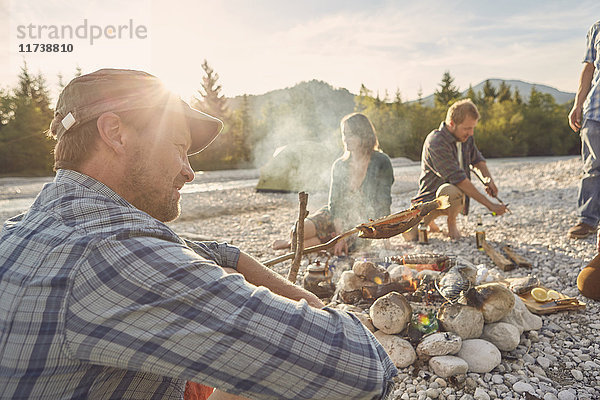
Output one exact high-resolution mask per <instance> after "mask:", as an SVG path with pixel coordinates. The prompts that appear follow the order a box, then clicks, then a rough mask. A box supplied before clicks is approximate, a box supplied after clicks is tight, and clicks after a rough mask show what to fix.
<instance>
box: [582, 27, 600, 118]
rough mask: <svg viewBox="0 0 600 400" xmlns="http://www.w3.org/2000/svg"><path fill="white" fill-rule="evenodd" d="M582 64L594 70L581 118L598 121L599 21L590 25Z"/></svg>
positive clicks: (599, 104)
mask: <svg viewBox="0 0 600 400" xmlns="http://www.w3.org/2000/svg"><path fill="white" fill-rule="evenodd" d="M583 62H584V63H590V64H593V65H594V68H595V70H594V76H593V78H592V87H591V89H590V92H589V93H588V96H587V98H586V100H585V102H584V103H583V116H584V117H585V118H588V119H592V120H594V121H600V21H598V22H596V23H595V24H594V25H592V27H591V28H590V30H589V31H588V34H587V46H586V51H585V57H584V58H583Z"/></svg>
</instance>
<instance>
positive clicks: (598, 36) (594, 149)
mask: <svg viewBox="0 0 600 400" xmlns="http://www.w3.org/2000/svg"><path fill="white" fill-rule="evenodd" d="M599 70H600V21H598V22H596V23H595V24H594V25H592V27H591V28H590V29H589V31H588V34H587V46H586V51H585V56H584V58H583V70H582V71H581V76H580V78H579V89H578V90H577V94H576V95H575V102H574V103H573V109H572V110H571V112H570V113H569V125H570V126H571V129H573V131H575V132H577V131H579V134H580V136H581V158H582V161H583V177H582V178H581V182H580V184H579V200H578V203H577V205H578V210H577V219H578V221H577V224H576V225H575V226H573V227H571V228H570V229H569V231H568V232H567V235H568V236H569V237H572V238H575V239H579V238H584V237H586V236H588V235H591V234H592V233H594V232H596V229H597V226H598V221H600V159H598V152H599V151H600V73H599V72H598V71H599Z"/></svg>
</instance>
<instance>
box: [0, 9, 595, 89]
mask: <svg viewBox="0 0 600 400" xmlns="http://www.w3.org/2000/svg"><path fill="white" fill-rule="evenodd" d="M599 19H600V1H598V0H592V1H589V0H584V1H580V2H573V1H571V0H569V1H552V0H525V1H523V0H520V1H513V0H508V1H484V0H478V1H477V0H473V1H472V0H463V1H460V0H459V1H448V0H446V1H419V2H415V1H386V0H369V1H365V0H363V1H359V0H301V1H297V0H294V1H291V0H221V1H215V0H210V1H207V0H181V1H177V0H130V1H122V0H118V1H117V0H102V1H93V0H92V1H85V2H84V1H80V0H78V1H71V0H39V1H36V0H0V88H4V89H6V88H8V87H12V86H14V85H15V83H16V81H17V76H18V74H19V71H20V68H21V67H22V65H23V63H24V62H27V65H28V68H29V70H30V71H31V72H33V73H38V72H41V73H42V74H43V75H44V76H45V77H46V79H47V82H48V85H49V87H50V89H51V94H52V97H53V99H56V97H57V94H58V91H59V89H58V74H62V76H63V80H64V81H65V82H68V81H69V80H70V79H71V78H72V77H73V75H74V73H75V70H76V67H80V68H81V70H82V71H83V73H86V72H92V71H95V70H97V69H100V68H106V67H109V68H130V69H141V70H144V71H147V72H149V73H152V74H154V75H156V76H158V77H160V78H161V79H162V80H163V81H164V82H165V83H166V84H167V85H168V86H170V87H171V88H172V90H174V91H175V92H176V93H178V94H179V95H180V96H181V97H182V98H184V99H185V100H189V99H190V98H191V97H192V96H193V95H194V94H195V93H196V91H197V90H198V89H199V88H200V84H201V79H202V76H203V71H202V68H201V64H202V62H203V60H205V59H206V60H207V61H208V64H209V65H210V66H211V67H212V68H213V69H214V71H215V72H216V73H218V75H219V83H220V84H221V86H222V93H223V94H224V95H226V96H228V97H232V96H236V95H242V94H256V95H258V94H263V93H266V92H268V91H271V90H276V89H282V88H285V87H291V86H294V85H295V84H297V83H299V82H302V81H309V80H312V79H317V80H322V81H325V82H327V83H329V84H331V85H332V86H334V87H340V88H346V89H348V90H349V91H350V92H352V93H358V91H359V89H360V87H361V84H364V85H365V86H366V87H367V88H368V89H370V90H372V91H373V93H379V94H380V95H381V96H382V97H383V96H384V95H385V93H386V92H387V93H388V94H389V95H390V96H394V94H395V93H396V91H399V92H400V94H401V96H402V98H403V99H404V100H414V99H416V98H417V96H418V93H419V92H421V93H422V94H423V95H424V96H427V95H429V94H431V93H433V92H434V91H435V90H436V88H437V87H438V84H439V83H440V81H441V78H442V75H443V73H444V72H445V71H449V72H450V74H451V75H452V76H453V77H454V78H455V84H456V85H458V87H459V88H460V89H461V90H466V89H467V88H468V86H469V84H472V85H476V84H477V83H479V82H481V81H483V80H485V79H488V78H500V79H506V80H509V79H519V80H523V81H526V82H531V83H538V84H544V85H548V86H552V87H555V88H557V89H559V90H563V91H567V92H575V91H576V89H577V85H578V79H579V74H580V72H581V69H582V64H581V61H582V58H583V55H584V50H585V37H586V33H587V30H588V29H589V27H590V25H591V24H593V23H594V22H595V21H597V20H599ZM53 29H54V31H53V32H54V33H53V35H54V36H52V30H53ZM119 34H120V37H119ZM40 36H41V37H40ZM78 36H79V37H78ZM92 36H95V37H93V38H92ZM36 43H37V44H39V43H48V44H58V46H59V47H60V46H65V47H67V46H68V45H72V46H73V49H72V51H59V52H40V51H39V49H40V48H39V46H38V51H37V52H33V51H32V52H29V53H27V52H19V50H27V45H29V49H30V50H33V46H35V44H36ZM59 50H62V48H60V49H59ZM65 50H68V49H65Z"/></svg>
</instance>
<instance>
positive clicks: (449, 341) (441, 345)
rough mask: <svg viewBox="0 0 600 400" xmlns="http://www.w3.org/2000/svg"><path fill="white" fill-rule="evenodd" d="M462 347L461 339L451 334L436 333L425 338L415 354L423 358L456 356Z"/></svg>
mask: <svg viewBox="0 0 600 400" xmlns="http://www.w3.org/2000/svg"><path fill="white" fill-rule="evenodd" d="M461 346H462V339H461V338H460V336H458V335H457V334H456V333H453V332H437V333H433V334H431V335H428V336H425V337H424V338H423V340H421V343H419V345H418V346H417V354H418V355H425V356H445V355H448V354H456V353H458V351H459V350H460V347H461Z"/></svg>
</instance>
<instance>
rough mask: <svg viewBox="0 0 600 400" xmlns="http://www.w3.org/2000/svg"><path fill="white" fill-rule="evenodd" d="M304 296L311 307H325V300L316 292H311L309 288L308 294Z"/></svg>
mask: <svg viewBox="0 0 600 400" xmlns="http://www.w3.org/2000/svg"><path fill="white" fill-rule="evenodd" d="M302 298H303V299H304V300H306V302H307V303H308V305H309V306H311V307H315V308H323V307H325V304H323V302H322V301H321V300H320V299H319V298H318V297H317V296H316V295H315V294H313V293H311V292H309V291H308V290H307V294H305V295H304V296H303V297H302Z"/></svg>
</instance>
